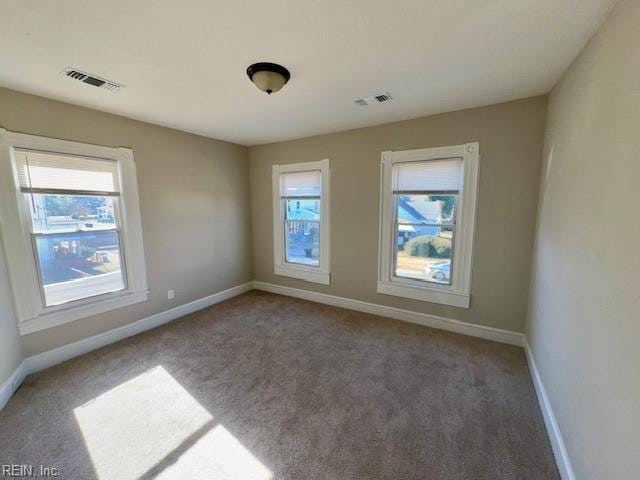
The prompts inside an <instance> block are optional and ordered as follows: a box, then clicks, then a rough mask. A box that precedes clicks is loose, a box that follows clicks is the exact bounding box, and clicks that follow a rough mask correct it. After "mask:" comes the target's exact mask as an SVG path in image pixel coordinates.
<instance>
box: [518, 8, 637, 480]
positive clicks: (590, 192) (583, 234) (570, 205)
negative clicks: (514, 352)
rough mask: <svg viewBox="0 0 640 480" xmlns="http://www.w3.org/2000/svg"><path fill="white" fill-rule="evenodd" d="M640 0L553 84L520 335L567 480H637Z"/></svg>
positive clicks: (614, 18) (619, 11)
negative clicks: (553, 423)
mask: <svg viewBox="0 0 640 480" xmlns="http://www.w3.org/2000/svg"><path fill="white" fill-rule="evenodd" d="M639 49H640V2H638V1H637V0H622V1H620V2H619V3H618V5H617V6H616V8H615V9H614V10H613V11H612V13H611V14H610V16H609V18H608V19H607V20H606V22H605V23H604V24H603V25H602V27H601V28H600V31H599V32H598V33H597V34H596V36H595V37H594V38H593V39H592V40H591V41H590V42H589V44H588V45H587V46H586V48H585V49H584V50H583V52H582V53H581V54H580V56H579V58H578V59H577V60H576V62H575V63H574V64H573V66H572V67H571V68H570V69H569V71H568V72H567V73H566V74H565V76H564V78H563V80H562V81H561V83H560V84H559V85H558V86H556V88H555V89H554V90H553V92H552V94H551V96H550V101H549V117H548V127H547V134H546V142H545V152H544V158H545V164H544V168H543V172H544V173H543V186H542V188H541V197H540V210H539V220H538V228H537V238H536V254H535V260H534V267H533V277H532V288H531V300H530V318H529V320H528V324H527V336H528V339H529V342H530V345H531V347H532V350H533V354H534V357H535V360H536V363H537V365H538V368H539V370H540V373H541V376H542V379H543V382H544V384H545V387H546V390H547V393H548V395H549V398H550V400H551V404H552V406H553V410H554V412H555V415H556V417H557V420H558V423H559V425H560V429H561V431H562V434H563V437H564V440H565V443H566V446H567V449H568V452H569V456H570V457H571V460H572V463H573V467H574V470H575V473H576V477H577V478H579V479H583V480H601V479H620V480H623V479H632V478H640V455H639V454H640V347H639V346H638V341H639V340H640V293H638V289H639V287H640V253H639V252H640V217H639V216H638V206H639V205H640V187H639V186H638V185H639V182H640V159H639V155H638V151H637V150H638V140H639V139H640V56H639V55H638V51H639Z"/></svg>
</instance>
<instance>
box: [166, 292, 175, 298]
mask: <svg viewBox="0 0 640 480" xmlns="http://www.w3.org/2000/svg"><path fill="white" fill-rule="evenodd" d="M167 298H168V299H169V300H173V299H174V298H176V292H174V291H173V290H167Z"/></svg>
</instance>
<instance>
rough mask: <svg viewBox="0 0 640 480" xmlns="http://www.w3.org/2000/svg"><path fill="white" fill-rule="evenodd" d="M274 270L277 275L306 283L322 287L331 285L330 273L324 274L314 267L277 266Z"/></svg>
mask: <svg viewBox="0 0 640 480" xmlns="http://www.w3.org/2000/svg"><path fill="white" fill-rule="evenodd" d="M274 270H275V274H276V275H282V276H285V277H292V278H298V279H300V280H304V281H306V282H313V283H321V284H322V285H329V283H330V274H329V272H323V271H320V270H318V268H314V267H297V266H290V265H276V266H275V268H274Z"/></svg>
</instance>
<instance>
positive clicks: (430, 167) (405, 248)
mask: <svg viewBox="0 0 640 480" xmlns="http://www.w3.org/2000/svg"><path fill="white" fill-rule="evenodd" d="M478 150H479V145H478V144H477V143H469V144H465V145H457V146H452V147H439V148H425V149H420V150H407V151H397V152H384V153H383V154H382V162H381V196H380V198H381V205H380V215H381V218H380V258H379V277H378V292H379V293H385V294H388V295H396V296H402V297H407V298H412V299H416V300H424V301H428V302H435V303H443V304H446V305H453V306H458V307H464V308H468V307H469V302H470V295H471V292H470V283H471V263H472V252H473V237H474V224H475V207H476V195H477V183H478V168H479V158H480V157H479V152H478Z"/></svg>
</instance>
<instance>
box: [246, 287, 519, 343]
mask: <svg viewBox="0 0 640 480" xmlns="http://www.w3.org/2000/svg"><path fill="white" fill-rule="evenodd" d="M253 288H255V289H256V290H263V291H265V292H271V293H279V294H280V295H287V296H289V297H295V298H302V299H304V300H309V301H311V302H317V303H324V304H327V305H333V306H334V307H341V308H346V309H349V310H356V311H358V312H365V313H371V314H374V315H380V316H382V317H389V318H394V319H396V320H402V321H405V322H409V323H416V324H418V325H423V326H425V327H431V328H437V329H439V330H447V331H449V332H455V333H461V334H464V335H469V336H472V337H479V338H484V339H486V340H493V341H495V342H500V343H508V344H510V345H517V346H520V347H521V346H523V345H524V335H523V334H522V333H518V332H512V331H510V330H502V329H499V328H493V327H485V326H482V325H475V324H473V323H467V322H461V321H459V320H453V319H450V318H445V317H438V316H436V315H429V314H427V313H420V312H414V311H411V310H403V309H401V308H395V307H387V306H385V305H379V304H376V303H369V302H363V301H361V300H353V299H350V298H345V297H337V296H335V295H327V294H325V293H316V292H312V291H309V290H300V289H298V288H291V287H283V286H281V285H276V284H273V283H267V282H260V281H257V280H256V281H254V282H253Z"/></svg>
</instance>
